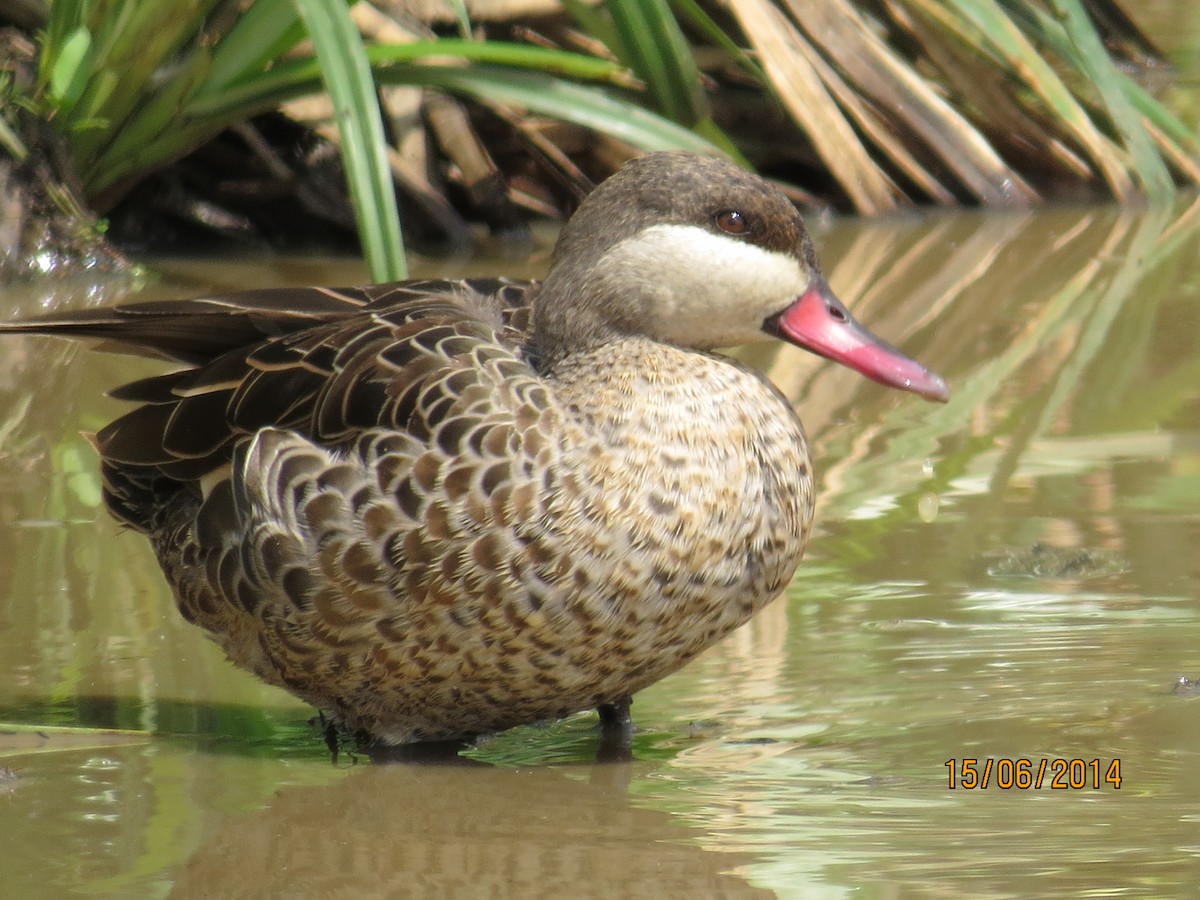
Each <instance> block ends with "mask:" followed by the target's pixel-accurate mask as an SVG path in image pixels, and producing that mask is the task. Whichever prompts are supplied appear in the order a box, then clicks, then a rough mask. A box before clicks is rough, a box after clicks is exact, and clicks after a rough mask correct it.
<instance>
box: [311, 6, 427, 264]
mask: <svg viewBox="0 0 1200 900" xmlns="http://www.w3.org/2000/svg"><path fill="white" fill-rule="evenodd" d="M295 3H296V9H297V10H298V11H299V12H300V15H301V17H302V18H303V19H304V24H305V25H306V26H307V28H308V34H309V37H310V38H312V42H313V47H314V49H315V50H316V53H317V57H318V59H320V61H321V73H322V76H323V78H324V82H325V86H326V89H327V90H328V92H329V97H330V100H331V101H332V102H333V110H334V119H335V120H336V122H337V127H338V132H339V133H340V134H341V137H342V153H343V155H344V161H345V168H346V178H347V181H348V183H349V187H350V199H351V202H352V203H353V204H354V215H355V219H356V221H357V222H358V233H359V239H360V240H361V241H362V244H363V251H364V254H365V255H366V258H367V266H368V268H369V269H370V271H371V277H372V278H373V279H374V280H375V281H395V280H397V279H401V278H405V277H407V275H408V266H407V264H406V262H405V259H404V243H403V239H402V237H401V232H400V213H399V210H398V209H397V208H396V192H395V188H394V187H393V186H392V175H391V169H390V168H389V166H388V161H387V153H386V147H387V143H386V141H385V139H384V135H383V119H382V116H381V115H380V112H379V102H378V99H377V98H376V95H375V82H374V79H373V78H372V77H371V67H370V64H369V63H368V62H367V55H366V51H365V50H364V49H363V45H362V38H361V36H360V35H359V33H358V29H357V28H356V27H355V25H354V22H353V21H352V20H351V18H350V13H349V10H348V9H347V8H346V4H345V3H344V2H343V0H295Z"/></svg>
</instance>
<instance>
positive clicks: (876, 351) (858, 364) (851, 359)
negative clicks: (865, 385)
mask: <svg viewBox="0 0 1200 900" xmlns="http://www.w3.org/2000/svg"><path fill="white" fill-rule="evenodd" d="M768 328H769V329H771V330H773V331H774V332H775V333H776V334H778V335H779V337H781V338H783V339H784V340H786V341H789V342H791V343H793V344H795V345H796V346H798V347H803V348H804V349H805V350H809V351H811V352H813V353H817V354H819V355H821V356H824V357H827V358H829V359H832V360H833V361H834V362H839V363H841V364H842V365H844V366H849V367H850V368H851V369H854V370H855V371H856V372H861V373H862V374H863V375H866V376H867V377H868V378H870V379H872V380H874V381H878V382H879V383H880V384H886V385H888V386H889V387H894V388H899V389H900V390H902V391H912V392H913V393H914V394H920V395H921V396H922V397H924V398H925V399H927V400H936V401H938V402H939V403H945V402H946V401H947V400H949V399H950V389H949V388H948V387H947V386H946V382H945V381H943V380H942V378H941V376H940V375H936V374H935V373H933V372H930V371H929V370H928V369H927V368H925V367H924V366H923V365H921V364H920V363H919V362H917V361H916V360H915V359H910V358H909V357H907V356H905V355H904V354H903V353H901V352H900V351H899V350H897V349H896V348H895V347H893V346H892V345H891V344H889V343H887V342H886V341H883V340H881V339H880V338H877V337H876V336H875V335H873V334H871V332H869V331H867V329H865V328H863V327H862V326H861V325H859V324H858V322H856V321H854V318H853V317H852V316H851V315H850V311H849V310H848V309H846V307H845V306H843V305H842V301H840V300H839V299H838V298H837V297H835V296H834V294H833V291H831V290H830V289H829V286H828V285H827V284H825V282H824V281H823V280H822V279H819V278H818V279H815V280H814V281H813V283H812V284H811V285H809V288H808V290H807V291H805V292H804V294H803V295H801V296H800V298H799V299H798V300H796V302H795V303H793V304H792V305H791V306H789V307H788V308H787V309H785V310H784V311H783V312H781V313H780V314H779V315H778V316H775V317H774V318H773V319H772V320H771V321H770V322H769V323H768Z"/></svg>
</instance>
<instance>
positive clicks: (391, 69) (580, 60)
mask: <svg viewBox="0 0 1200 900" xmlns="http://www.w3.org/2000/svg"><path fill="white" fill-rule="evenodd" d="M367 59H368V61H369V62H370V63H371V67H372V69H373V70H374V72H375V74H376V77H377V78H380V79H382V78H385V77H386V78H389V79H391V78H395V77H399V78H401V79H403V69H404V67H405V66H406V65H408V64H411V63H414V62H416V61H418V60H433V59H442V60H461V61H463V62H470V63H491V64H494V65H496V66H504V67H511V68H512V69H514V70H517V69H530V70H533V71H535V72H542V73H546V74H548V75H563V76H566V77H568V78H572V79H578V80H584V81H604V82H609V83H611V84H618V85H630V84H632V83H633V82H632V80H631V79H630V76H629V70H628V69H626V68H625V67H624V66H621V65H618V64H617V63H613V62H609V61H608V60H603V59H596V58H595V57H592V56H584V55H583V54H579V53H568V52H565V51H561V50H548V49H546V48H543V47H531V46H529V45H527V44H511V43H505V42H503V41H488V42H486V43H483V42H480V41H459V40H438V41H416V42H414V43H411V44H379V45H376V46H374V47H368V48H367ZM397 73H399V75H397ZM401 83H403V82H402V81H401ZM320 85H321V66H320V64H319V63H318V61H317V60H315V59H312V58H311V57H309V58H300V59H293V60H287V61H284V62H281V63H279V64H278V65H276V66H275V67H274V68H272V69H271V70H270V71H269V72H263V73H261V74H257V75H254V76H253V77H246V78H243V79H242V80H241V81H240V82H238V83H236V84H232V85H230V86H228V87H227V88H225V89H224V90H221V91H210V90H207V89H205V90H203V91H201V92H200V93H198V94H197V95H196V96H195V97H194V98H193V99H192V101H191V103H190V104H189V105H188V110H187V111H188V114H189V115H190V116H194V117H207V116H221V117H224V116H228V115H231V114H232V115H243V114H255V113H258V112H261V111H262V110H263V109H266V108H269V107H270V106H271V105H272V104H275V103H280V102H285V101H286V100H291V99H294V98H295V97H298V96H302V95H304V94H306V93H315V92H316V91H319V90H320ZM273 98H278V99H273Z"/></svg>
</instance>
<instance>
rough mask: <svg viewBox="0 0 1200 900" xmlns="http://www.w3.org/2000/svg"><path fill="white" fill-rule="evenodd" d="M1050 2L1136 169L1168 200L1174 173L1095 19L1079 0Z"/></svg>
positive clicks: (1150, 187) (1148, 190)
mask: <svg viewBox="0 0 1200 900" xmlns="http://www.w3.org/2000/svg"><path fill="white" fill-rule="evenodd" d="M1051 6H1052V8H1053V9H1054V11H1055V13H1056V14H1057V15H1058V17H1059V18H1060V19H1061V20H1062V23H1063V27H1064V28H1065V29H1066V32H1067V35H1068V37H1069V38H1070V39H1071V42H1072V43H1073V44H1074V45H1075V47H1076V49H1077V50H1078V51H1079V61H1080V66H1081V68H1082V69H1083V72H1084V73H1085V74H1086V75H1087V76H1088V77H1089V78H1090V79H1091V81H1092V83H1093V84H1094V85H1095V86H1096V91H1097V92H1098V93H1099V94H1100V97H1101V99H1102V100H1103V102H1104V105H1105V107H1106V108H1107V110H1108V114H1109V117H1110V118H1111V119H1112V123H1113V125H1114V127H1115V128H1116V130H1117V132H1118V133H1119V134H1120V135H1121V139H1122V140H1123V141H1124V143H1125V146H1126V148H1127V149H1128V150H1129V153H1130V155H1131V156H1132V157H1133V165H1134V170H1135V171H1136V172H1137V175H1138V178H1139V180H1140V181H1141V182H1142V186H1143V187H1144V188H1145V189H1146V193H1147V194H1149V196H1150V197H1151V198H1152V199H1155V200H1165V199H1167V198H1169V197H1170V196H1172V195H1173V194H1174V193H1175V186H1174V184H1173V183H1172V181H1171V175H1170V173H1168V172H1167V167H1166V166H1165V165H1164V164H1163V161H1162V157H1160V156H1159V155H1158V151H1157V150H1156V149H1155V147H1154V143H1153V142H1152V141H1151V139H1150V135H1149V134H1147V132H1146V129H1145V128H1143V127H1142V122H1141V118H1140V117H1139V116H1138V114H1137V112H1136V111H1135V110H1134V109H1133V107H1132V105H1131V104H1130V103H1129V99H1128V97H1127V96H1126V94H1125V91H1124V90H1122V88H1121V84H1120V73H1118V72H1117V70H1116V68H1115V67H1114V66H1113V62H1112V59H1111V58H1110V57H1109V55H1108V51H1107V50H1105V49H1104V44H1103V43H1101V41H1100V35H1098V34H1097V33H1096V28H1095V26H1094V25H1092V20H1091V19H1090V18H1088V14H1087V13H1086V12H1084V9H1083V7H1082V6H1081V5H1080V4H1079V2H1078V0H1052V2H1051Z"/></svg>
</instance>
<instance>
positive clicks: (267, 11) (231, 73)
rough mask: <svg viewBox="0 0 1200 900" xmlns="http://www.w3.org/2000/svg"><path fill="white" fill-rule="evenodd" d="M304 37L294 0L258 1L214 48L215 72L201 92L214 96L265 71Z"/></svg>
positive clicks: (212, 72) (211, 74)
mask: <svg viewBox="0 0 1200 900" xmlns="http://www.w3.org/2000/svg"><path fill="white" fill-rule="evenodd" d="M303 37H304V23H303V22H302V21H300V17H299V15H298V14H297V12H296V8H295V6H294V5H293V4H292V0H256V2H254V3H251V4H250V6H249V7H248V8H247V9H246V11H245V12H244V13H243V14H242V15H241V16H240V17H238V19H237V21H236V22H234V24H233V26H232V27H231V28H230V29H229V31H228V32H226V34H225V35H224V36H223V37H222V38H221V39H220V40H219V41H218V43H217V45H216V46H215V47H214V48H213V54H212V69H211V71H210V72H209V76H208V80H207V81H206V82H205V85H204V87H203V88H202V89H201V91H200V93H201V94H202V95H206V96H211V95H213V94H215V93H217V92H219V91H221V90H222V89H224V88H225V87H227V86H228V85H230V84H232V83H233V82H235V81H238V80H240V79H242V78H246V77H248V76H252V75H254V74H255V73H257V72H261V71H262V70H264V69H265V68H266V67H267V65H268V64H269V63H272V62H275V61H276V60H278V59H279V58H280V57H281V56H282V55H283V54H284V53H285V52H287V51H288V50H290V49H291V48H292V47H294V46H295V45H296V43H297V42H299V41H300V39H301V38H303Z"/></svg>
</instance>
